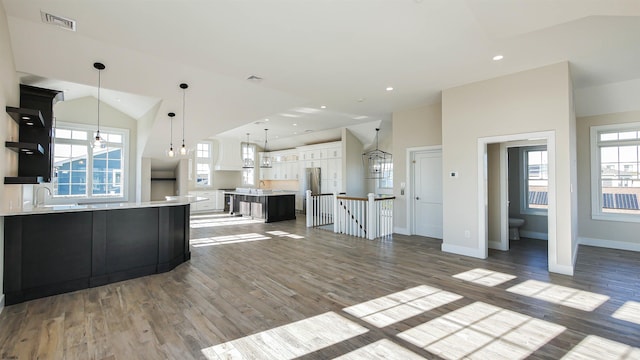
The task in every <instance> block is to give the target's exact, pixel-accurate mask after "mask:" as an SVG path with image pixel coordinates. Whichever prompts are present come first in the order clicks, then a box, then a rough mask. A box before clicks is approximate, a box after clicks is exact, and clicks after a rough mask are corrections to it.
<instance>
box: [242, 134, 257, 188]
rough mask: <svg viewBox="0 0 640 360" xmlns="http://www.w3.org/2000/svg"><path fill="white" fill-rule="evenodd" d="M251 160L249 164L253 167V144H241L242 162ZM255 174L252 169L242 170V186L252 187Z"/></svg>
mask: <svg viewBox="0 0 640 360" xmlns="http://www.w3.org/2000/svg"><path fill="white" fill-rule="evenodd" d="M245 159H251V162H250V163H251V164H253V166H254V167H255V163H256V146H255V145H253V144H242V160H243V162H245ZM254 184H255V172H254V168H246V169H242V185H254Z"/></svg>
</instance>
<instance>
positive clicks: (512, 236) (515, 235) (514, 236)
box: [509, 218, 524, 240]
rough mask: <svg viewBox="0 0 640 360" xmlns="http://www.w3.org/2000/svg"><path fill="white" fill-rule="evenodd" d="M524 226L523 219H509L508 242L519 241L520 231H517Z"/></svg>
mask: <svg viewBox="0 0 640 360" xmlns="http://www.w3.org/2000/svg"><path fill="white" fill-rule="evenodd" d="M522 225H524V219H520V218H509V240H520V231H519V230H518V229H519V228H520V227H521V226H522Z"/></svg>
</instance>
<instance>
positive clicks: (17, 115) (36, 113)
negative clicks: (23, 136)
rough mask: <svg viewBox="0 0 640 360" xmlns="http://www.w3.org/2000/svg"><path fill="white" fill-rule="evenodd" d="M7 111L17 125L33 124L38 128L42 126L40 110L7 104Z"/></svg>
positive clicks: (42, 119) (42, 120)
mask: <svg viewBox="0 0 640 360" xmlns="http://www.w3.org/2000/svg"><path fill="white" fill-rule="evenodd" d="M6 109H7V113H8V114H9V115H11V118H12V119H13V120H15V122H17V123H18V125H24V126H33V127H38V128H43V127H44V118H43V117H42V113H41V112H40V110H36V109H23V108H16V107H11V106H7V107H6Z"/></svg>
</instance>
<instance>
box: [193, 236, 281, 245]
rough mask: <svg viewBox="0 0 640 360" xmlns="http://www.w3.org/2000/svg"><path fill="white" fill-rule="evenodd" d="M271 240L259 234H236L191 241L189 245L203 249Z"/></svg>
mask: <svg viewBox="0 0 640 360" xmlns="http://www.w3.org/2000/svg"><path fill="white" fill-rule="evenodd" d="M269 239H271V238H270V237H268V236H264V235H262V234H258V233H249V234H236V235H222V236H213V237H208V238H200V239H191V240H189V243H190V244H191V246H193V247H203V246H216V245H227V244H236V243H242V242H248V241H258V240H269Z"/></svg>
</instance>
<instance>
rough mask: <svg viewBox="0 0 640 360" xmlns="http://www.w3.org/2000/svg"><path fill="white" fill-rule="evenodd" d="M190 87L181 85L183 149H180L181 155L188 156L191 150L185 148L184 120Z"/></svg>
mask: <svg viewBox="0 0 640 360" xmlns="http://www.w3.org/2000/svg"><path fill="white" fill-rule="evenodd" d="M188 87H189V85H187V84H185V83H182V84H180V89H182V147H180V155H183V156H184V155H187V154H188V153H189V149H187V148H186V146H184V118H185V97H186V93H187V88H188Z"/></svg>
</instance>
